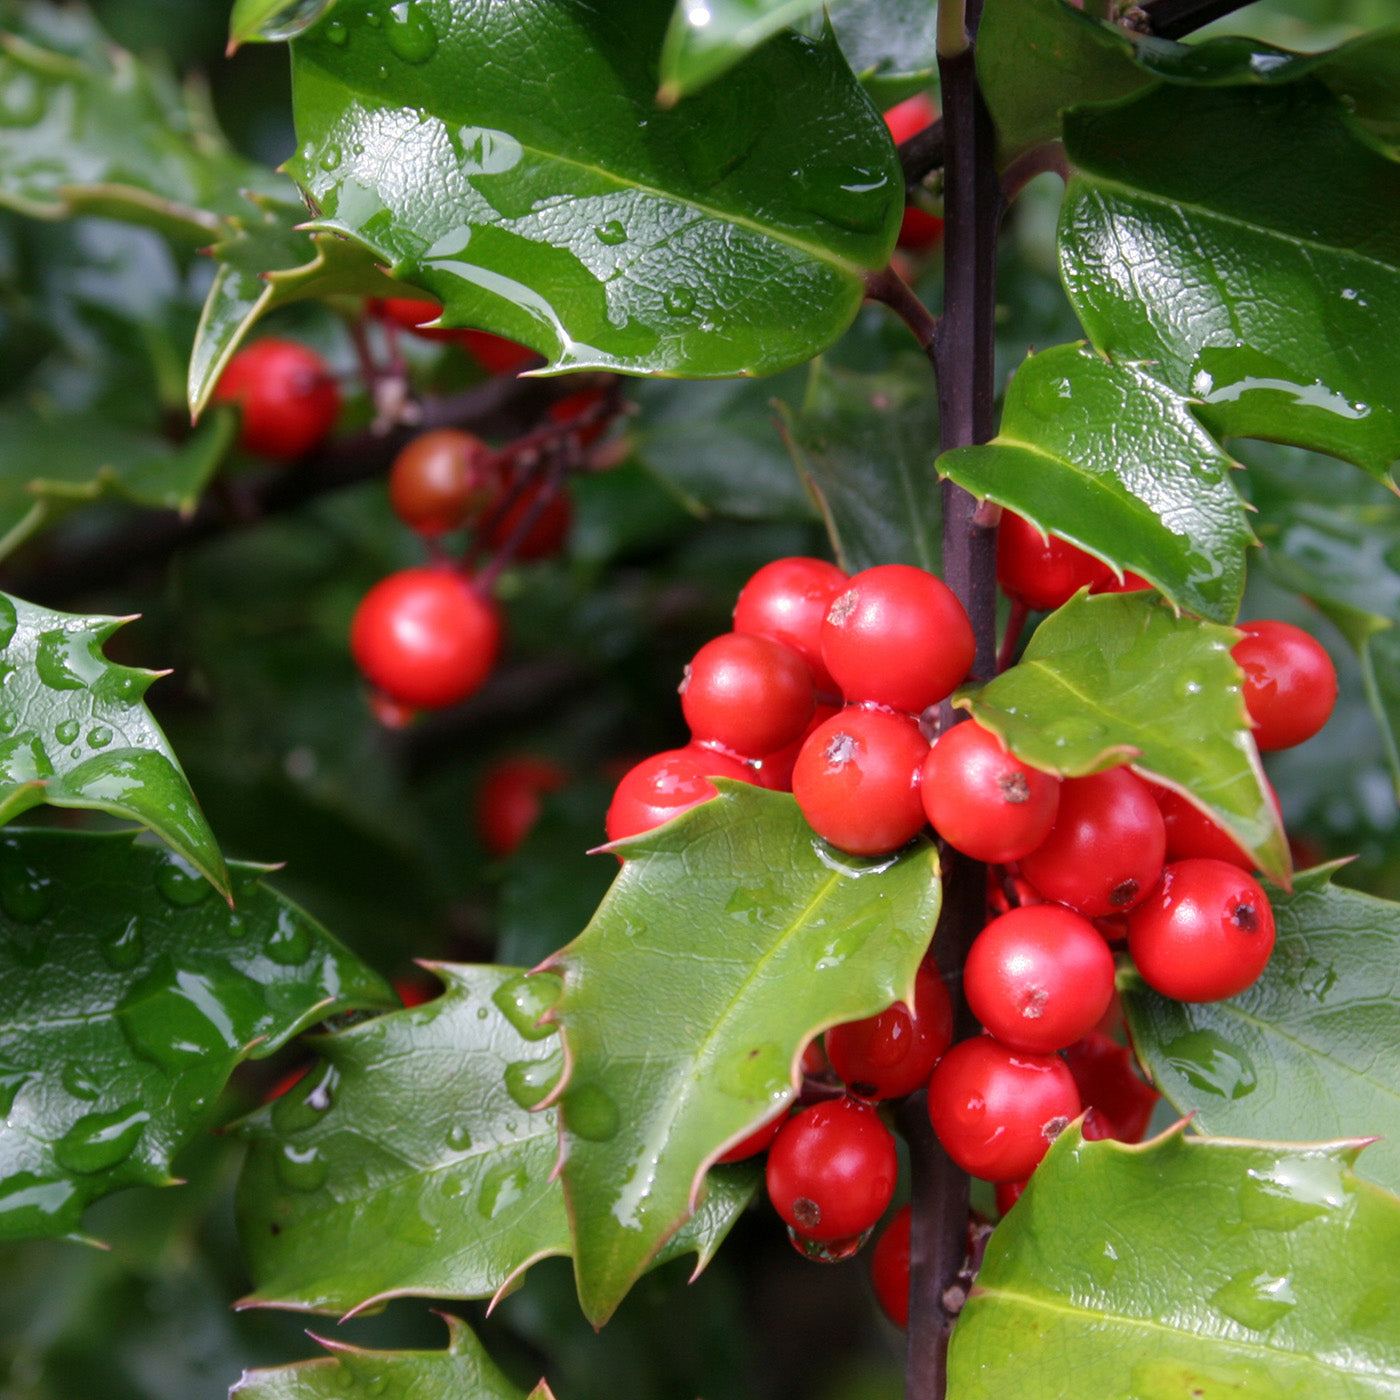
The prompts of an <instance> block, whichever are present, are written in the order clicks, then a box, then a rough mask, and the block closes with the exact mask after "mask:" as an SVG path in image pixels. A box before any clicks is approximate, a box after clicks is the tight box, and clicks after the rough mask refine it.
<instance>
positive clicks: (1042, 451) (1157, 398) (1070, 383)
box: [938, 344, 1257, 622]
mask: <svg viewBox="0 0 1400 1400" xmlns="http://www.w3.org/2000/svg"><path fill="white" fill-rule="evenodd" d="M1233 465H1234V463H1233V462H1232V461H1231V460H1230V458H1229V457H1228V456H1226V454H1225V453H1224V452H1223V451H1222V450H1221V449H1220V447H1219V446H1218V445H1217V444H1216V442H1215V440H1214V439H1213V438H1212V437H1211V436H1210V434H1209V433H1207V432H1206V431H1205V430H1204V429H1203V428H1202V427H1201V425H1200V424H1199V423H1197V422H1196V420H1195V418H1193V417H1192V415H1191V410H1190V407H1189V406H1188V404H1187V402H1186V400H1185V399H1183V398H1182V397H1181V396H1180V395H1179V394H1177V393H1175V392H1174V391H1173V390H1171V389H1170V388H1168V387H1167V386H1166V385H1165V384H1163V383H1162V382H1161V381H1160V380H1158V379H1156V378H1155V377H1154V376H1153V375H1152V374H1151V373H1150V372H1149V371H1148V370H1147V369H1146V368H1145V367H1143V366H1142V365H1134V364H1126V363H1117V364H1115V363H1113V362H1112V361H1109V360H1106V359H1104V358H1103V357H1102V356H1100V355H1096V354H1095V353H1094V352H1093V351H1092V350H1090V349H1088V348H1087V347H1085V346H1084V345H1083V344H1079V345H1057V346H1056V347H1055V348H1054V349H1052V350H1046V351H1045V352H1044V353H1042V354H1039V355H1032V356H1031V357H1030V358H1029V359H1028V360H1026V361H1025V362H1024V363H1023V364H1022V365H1021V367H1020V369H1018V370H1017V371H1016V377H1015V378H1014V379H1013V380H1012V381H1011V386H1010V388H1009V389H1008V391H1007V397H1006V407H1005V409H1004V410H1003V412H1002V420H1001V431H1000V432H998V434H997V435H996V437H995V438H993V439H992V441H991V442H990V443H988V444H986V445H985V446H982V447H962V448H958V449H957V450H955V451H953V452H947V453H944V455H943V456H942V457H940V458H939V459H938V469H939V471H940V472H942V473H943V474H944V475H945V476H949V477H951V478H952V479H953V480H954V481H956V482H957V483H958V485H959V486H962V487H965V488H966V489H967V490H969V491H971V492H972V493H973V495H975V496H978V497H984V498H989V499H991V500H993V501H996V502H997V504H998V505H1003V506H1009V507H1010V508H1011V509H1012V510H1014V511H1016V512H1017V514H1019V515H1023V516H1025V517H1026V518H1027V519H1028V520H1030V521H1032V522H1033V523H1034V524H1036V525H1038V526H1039V527H1040V528H1041V529H1042V530H1044V531H1046V532H1048V533H1050V534H1054V535H1058V536H1060V538H1062V539H1066V540H1070V541H1071V542H1073V543H1074V544H1077V545H1079V546H1080V547H1081V548H1082V549H1086V550H1088V551H1089V553H1091V554H1093V555H1096V556H1097V557H1098V558H1100V559H1102V560H1104V561H1105V562H1106V563H1108V564H1111V565H1113V566H1114V567H1115V568H1126V569H1132V570H1133V571H1134V572H1135V573H1138V574H1141V575H1142V576H1143V578H1145V579H1147V580H1148V581H1149V582H1151V583H1153V584H1155V585H1156V586H1157V587H1158V588H1159V589H1161V591H1162V592H1163V593H1165V594H1166V595H1167V597H1168V598H1170V599H1171V600H1172V602H1174V603H1176V604H1177V605H1178V606H1179V607H1182V608H1185V609H1186V610H1187V611H1189V612H1194V613H1199V614H1200V615H1201V616H1203V617H1209V618H1213V619H1215V620H1216V621H1217V622H1231V621H1233V619H1234V616H1235V613H1236V612H1237V611H1238V609H1239V603H1240V597H1241V595H1242V594H1243V592H1244V576H1245V563H1244V559H1245V550H1246V548H1247V547H1248V546H1249V545H1251V544H1254V543H1257V541H1256V540H1255V538H1254V534H1253V532H1252V531H1251V530H1250V528H1249V521H1248V518H1247V515H1246V510H1245V506H1244V503H1243V502H1242V501H1241V500H1240V498H1239V497H1238V496H1237V495H1236V494H1235V489H1234V487H1233V486H1232V485H1231V484H1230V481H1229V471H1230V468H1231V467H1232V466H1233Z"/></svg>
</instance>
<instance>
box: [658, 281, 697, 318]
mask: <svg viewBox="0 0 1400 1400" xmlns="http://www.w3.org/2000/svg"><path fill="white" fill-rule="evenodd" d="M661 300H662V301H663V302H664V303H665V306H666V310H667V311H669V312H670V313H671V315H672V316H687V315H689V314H690V312H692V311H694V310H695V289H694V288H693V287H686V286H675V287H667V288H666V291H665V293H664V294H663V296H662V298H661Z"/></svg>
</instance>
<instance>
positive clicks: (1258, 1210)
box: [1240, 1153, 1350, 1230]
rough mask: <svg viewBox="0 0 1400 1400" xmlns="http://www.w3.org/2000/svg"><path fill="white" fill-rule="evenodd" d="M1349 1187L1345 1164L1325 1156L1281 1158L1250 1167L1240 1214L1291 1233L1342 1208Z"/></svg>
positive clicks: (1272, 1228) (1270, 1227) (1262, 1225)
mask: <svg viewBox="0 0 1400 1400" xmlns="http://www.w3.org/2000/svg"><path fill="white" fill-rule="evenodd" d="M1349 1194H1350V1188H1349V1187H1348V1185H1347V1181H1346V1178H1345V1176H1344V1175H1343V1172H1342V1164H1341V1163H1340V1162H1339V1161H1338V1160H1337V1159H1336V1158H1335V1157H1332V1156H1329V1155H1327V1154H1325V1153H1319V1154H1317V1155H1302V1154H1299V1155H1297V1156H1291V1157H1281V1158H1279V1159H1278V1160H1277V1161H1276V1162H1274V1163H1272V1164H1271V1165H1270V1166H1268V1167H1263V1168H1260V1167H1251V1168H1250V1170H1249V1172H1248V1174H1247V1177H1246V1181H1245V1185H1244V1188H1243V1189H1242V1190H1241V1192H1240V1214H1241V1216H1242V1217H1243V1219H1244V1220H1245V1221H1247V1222H1248V1223H1249V1224H1250V1225H1254V1226H1259V1227H1262V1228H1264V1229H1266V1230H1292V1229H1295V1228H1297V1226H1299V1225H1303V1224H1306V1223H1307V1222H1308V1221H1309V1220H1313V1219H1315V1218H1316V1217H1317V1216H1319V1215H1324V1214H1326V1213H1327V1212H1328V1211H1336V1210H1341V1209H1343V1208H1344V1207H1345V1206H1346V1204H1347V1199H1348V1196H1349Z"/></svg>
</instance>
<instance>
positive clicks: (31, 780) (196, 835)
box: [0, 594, 229, 893]
mask: <svg viewBox="0 0 1400 1400" xmlns="http://www.w3.org/2000/svg"><path fill="white" fill-rule="evenodd" d="M127 620H128V619H125V618H114V617H81V616H74V615H73V614H71V613H59V612H51V611H50V610H49V609H47V608H41V607H37V606H35V605H34V604H33V603H26V602H24V601H23V600H22V599H20V598H11V597H10V596H9V595H8V594H0V658H3V660H0V668H3V669H0V675H3V678H4V679H3V685H4V694H5V698H4V701H3V703H0V734H3V735H4V738H3V739H0V822H6V821H13V820H14V819H15V817H17V816H19V815H20V814H21V813H22V812H27V811H28V810H29V809H30V808H31V807H37V806H38V805H39V804H40V803H41V802H47V803H48V804H49V805H50V806H53V807H77V808H87V809H89V810H92V811H98V812H108V813H110V814H111V815H112V816H114V817H122V818H124V819H125V820H127V821H134V822H140V823H141V825H142V826H147V827H149V828H150V829H151V830H152V831H153V832H155V834H156V835H157V836H159V837H160V838H161V840H163V841H164V842H165V843H166V844H167V845H168V846H169V847H170V848H171V849H172V850H173V851H174V852H175V853H176V854H177V855H179V856H182V857H183V858H184V859H185V860H187V861H189V863H190V864H191V865H193V866H194V868H195V869H196V870H198V871H199V873H200V874H201V875H203V876H205V877H206V878H207V879H209V880H210V881H212V882H213V884H214V885H215V887H216V888H217V889H219V890H220V891H222V892H224V893H227V892H228V889H229V885H228V874H227V872H226V871H225V869H224V860H223V856H222V855H220V854H219V848H218V846H217V845H216V844H215V841H214V834H213V832H211V831H210V830H209V825H208V823H207V822H206V821H205V820H204V814H203V813H202V812H201V811H200V810H199V804H198V803H197V802H196V801H195V797H194V793H193V792H191V791H190V785H189V783H188V782H187V781H186V779H185V775H184V773H182V772H181V771H180V765H179V763H178V762H177V761H176V758H175V755H174V753H173V752H172V751H171V748H170V745H169V744H168V743H167V742H166V738H165V735H164V734H162V733H161V732H160V729H159V728H158V727H157V725H156V722H155V721H154V720H153V719H152V718H151V714H150V711H149V710H147V708H146V707H145V705H144V704H143V703H142V696H144V695H145V693H146V689H147V687H148V686H149V685H150V684H151V682H152V681H153V680H156V679H157V678H158V677H159V675H160V673H159V672H158V671H144V670H137V669H136V668H134V667H131V666H119V665H116V664H114V663H113V662H111V661H108V660H107V658H106V657H105V656H103V654H102V644H103V643H104V642H106V640H107V639H108V638H109V637H110V636H111V635H112V634H113V633H114V632H115V631H116V630H117V629H118V628H119V627H121V626H122V624H123V623H124V622H125V621H127Z"/></svg>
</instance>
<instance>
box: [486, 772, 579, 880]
mask: <svg viewBox="0 0 1400 1400" xmlns="http://www.w3.org/2000/svg"><path fill="white" fill-rule="evenodd" d="M568 781H569V775H568V773H567V772H565V770H564V769H562V768H561V767H560V766H559V765H558V764H557V763H555V762H553V761H552V760H551V759H548V758H532V757H530V756H528V755H525V754H522V755H519V756H516V757H513V758H505V759H502V760H501V761H500V762H499V763H497V764H495V765H493V766H492V768H491V770H490V771H489V772H488V773H487V774H486V776H485V778H483V779H482V783H481V787H480V789H479V790H478V791H477V795H476V827H477V831H478V832H479V833H480V836H481V844H482V845H483V846H485V847H486V849H487V850H488V851H489V852H490V853H491V854H492V855H493V856H497V857H504V856H508V855H510V854H511V853H512V852H513V851H515V850H517V849H518V848H519V846H520V843H521V842H522V841H524V840H525V838H526V837H527V836H528V835H529V834H530V829H531V828H532V827H533V826H534V824H535V823H536V821H538V820H539V815H540V805H541V803H542V802H543V800H544V797H545V794H546V793H551V792H557V791H558V790H559V789H560V788H562V787H563V786H564V785H565V784H566V783H567V782H568Z"/></svg>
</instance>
